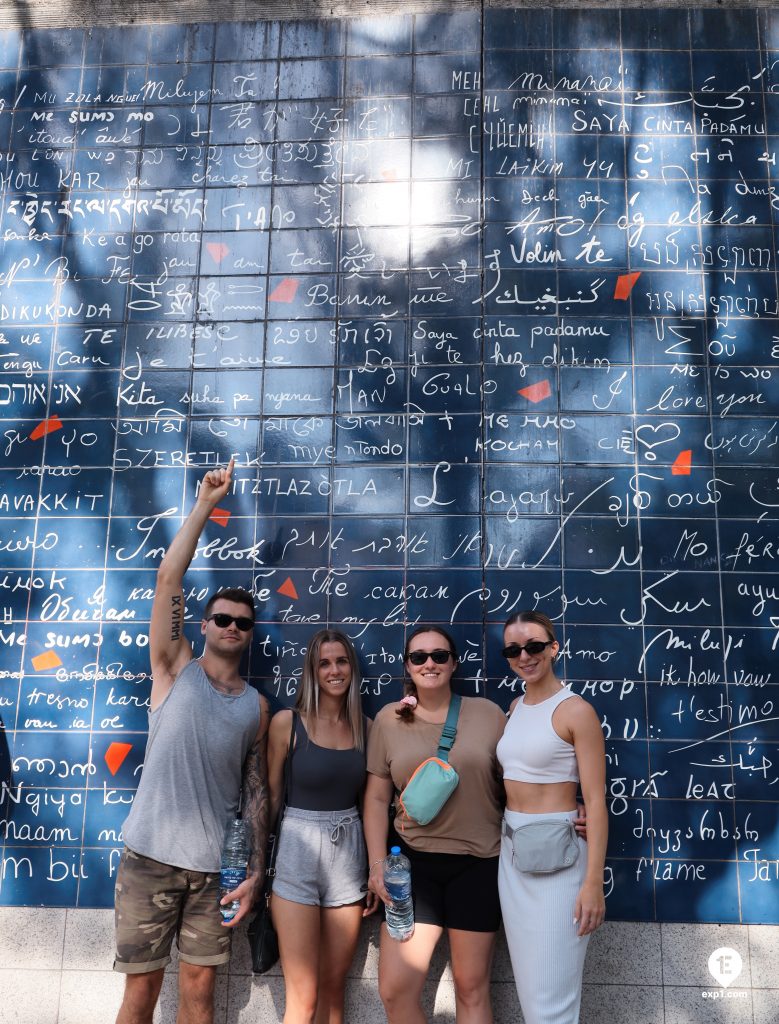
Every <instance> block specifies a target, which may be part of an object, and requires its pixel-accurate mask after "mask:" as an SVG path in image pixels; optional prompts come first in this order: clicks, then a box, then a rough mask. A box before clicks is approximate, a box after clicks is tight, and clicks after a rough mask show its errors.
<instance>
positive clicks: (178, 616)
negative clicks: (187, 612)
mask: <svg viewBox="0 0 779 1024" xmlns="http://www.w3.org/2000/svg"><path fill="white" fill-rule="evenodd" d="M181 605H182V601H181V594H174V595H173V596H172V597H171V599H170V639H171V640H180V639H181V623H182V619H183V611H184V610H183V608H182V606H181Z"/></svg>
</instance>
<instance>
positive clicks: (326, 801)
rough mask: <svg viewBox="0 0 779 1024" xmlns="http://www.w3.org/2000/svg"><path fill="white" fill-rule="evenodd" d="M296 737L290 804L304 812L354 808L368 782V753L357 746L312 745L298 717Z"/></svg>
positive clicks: (290, 781)
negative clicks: (366, 756) (331, 746)
mask: <svg viewBox="0 0 779 1024" xmlns="http://www.w3.org/2000/svg"><path fill="white" fill-rule="evenodd" d="M295 738H296V740H297V743H296V744H295V749H294V750H293V751H292V764H291V766H290V780H289V795H288V797H287V803H288V805H289V806H290V807H298V808H300V810H302V811H345V810H347V809H348V808H349V807H354V805H355V804H356V803H357V801H358V799H359V796H360V793H361V791H362V787H363V785H364V783H365V751H364V750H357V749H356V747H349V748H348V749H347V750H332V749H331V748H330V747H320V746H318V745H317V744H316V743H312V741H311V740H310V739H309V738H308V733H307V732H306V729H305V726H304V725H303V722H302V721H301V718H300V715H298V714H296V715H295Z"/></svg>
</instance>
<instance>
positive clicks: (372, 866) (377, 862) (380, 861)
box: [368, 857, 384, 875]
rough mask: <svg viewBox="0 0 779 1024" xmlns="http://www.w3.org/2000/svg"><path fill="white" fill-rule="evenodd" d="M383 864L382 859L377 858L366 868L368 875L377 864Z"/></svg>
mask: <svg viewBox="0 0 779 1024" xmlns="http://www.w3.org/2000/svg"><path fill="white" fill-rule="evenodd" d="M383 863H384V858H383V857H379V859H378V860H375V861H374V862H373V864H371V866H370V867H369V868H368V874H369V875H370V873H371V872H372V871H373V869H374V868H375V867H376V865H377V864H383Z"/></svg>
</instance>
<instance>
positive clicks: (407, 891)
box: [384, 846, 414, 942]
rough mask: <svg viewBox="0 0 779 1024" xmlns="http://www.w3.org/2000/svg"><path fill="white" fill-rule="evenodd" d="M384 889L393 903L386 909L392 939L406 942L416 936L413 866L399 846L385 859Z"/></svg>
mask: <svg viewBox="0 0 779 1024" xmlns="http://www.w3.org/2000/svg"><path fill="white" fill-rule="evenodd" d="M384 888H385V889H386V890H387V892H388V893H389V896H390V899H391V900H392V902H391V903H388V904H386V906H385V907H384V916H385V919H386V921H387V931H388V932H389V934H390V938H393V939H397V940H398V942H405V940H406V939H410V938H411V936H412V935H413V934H414V904H413V903H412V901H411V864H410V863H409V860H408V857H404V856H403V854H402V853H401V852H400V847H399V846H393V847H392V849H391V850H390V853H389V857H386V858H385V859H384Z"/></svg>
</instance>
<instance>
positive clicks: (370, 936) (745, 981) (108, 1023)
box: [0, 907, 779, 1024]
mask: <svg viewBox="0 0 779 1024" xmlns="http://www.w3.org/2000/svg"><path fill="white" fill-rule="evenodd" d="M377 931H378V928H377V924H376V922H369V923H368V924H366V926H365V928H364V929H363V936H362V941H361V943H360V947H359V949H358V951H357V955H356V957H355V959H354V964H353V966H352V972H351V978H350V980H349V986H348V991H347V1014H346V1016H347V1021H350V1022H357V1021H359V1022H360V1024H374V1022H375V1024H379V1022H381V1021H383V1020H385V1017H384V1012H383V1009H382V1006H381V1001H380V1000H379V995H378V988H377V979H376V975H377V967H378V961H377V939H378V934H377ZM723 946H727V947H731V948H732V949H735V950H737V951H738V953H739V954H740V955H741V958H742V961H743V969H742V971H741V974H740V975H739V977H738V978H737V979H736V980H735V981H734V982H733V984H732V985H731V986H730V987H729V988H728V989H723V988H721V987H720V986H719V985H718V984H717V983H716V982H715V980H714V979H713V978H712V977H711V975H710V974H709V972H708V968H707V961H708V958H709V955H710V954H711V953H712V952H713V951H714V950H715V949H718V948H720V947H723ZM0 948H2V950H3V956H2V965H1V966H0V1024H87V1022H88V1024H113V1021H114V1020H115V1017H116V1012H117V1009H118V1007H119V1003H120V1001H121V997H122V984H123V983H122V978H121V976H120V975H118V974H115V973H114V972H113V971H112V969H111V968H112V960H113V913H112V911H110V910H58V909H39V908H26V907H25V908H17V907H3V908H0ZM777 949H779V927H773V926H757V925H749V926H744V925H716V924H710V925H707V924H704V925H692V924H689V925H688V924H663V925H660V924H645V923H636V924H633V923H629V922H613V923H612V922H607V923H606V924H605V925H604V926H603V928H602V929H601V930H600V931H599V932H598V933H597V934H596V935H595V936H594V938H593V939H592V941H591V943H590V949H589V953H588V956H587V965H586V969H585V977H584V981H585V984H584V996H583V1000H582V1015H581V1019H582V1022H583V1024H590V1022H593V1024H594V1022H597V1024H719V1022H727V1024H742V1022H743V1024H776V1021H777V1017H778V1016H779V1010H778V1009H777V1008H778V1007H779V975H777V972H776V952H777ZM176 973H177V964H176V958H175V951H174V958H173V962H172V963H171V965H170V967H169V968H168V971H167V975H166V978H165V984H164V986H163V990H162V997H161V1000H160V1005H159V1008H158V1011H157V1014H156V1016H155V1024H174V1022H175V1017H176ZM493 1000H494V1005H495V1020H496V1024H518V1022H521V1020H522V1017H521V1014H520V1011H519V1006H518V1003H517V996H516V992H515V989H514V982H513V978H512V974H511V964H510V963H509V958H508V952H507V950H506V946H505V942H504V941H503V940H502V937H501V940H500V942H499V944H498V949H497V952H496V956H495V964H494V968H493ZM424 1002H425V1008H426V1010H427V1012H428V1014H429V1015H430V1016H431V1017H434V1019H435V1020H436V1021H437V1022H441V1024H454V1020H455V1006H454V991H453V986H452V976H451V971H450V969H449V966H448V963H447V959H446V948H445V945H444V947H443V948H441V949H440V950H439V951H438V952H437V954H436V957H435V958H434V960H433V964H432V967H431V970H430V977H429V980H428V984H427V988H426V991H425V998H424ZM283 1013H284V982H283V978H282V976H281V971H280V969H279V968H278V966H277V967H276V968H274V969H273V970H272V971H271V972H270V974H268V975H267V976H266V977H264V978H253V977H252V976H251V973H250V964H249V959H248V955H247V943H246V938H245V935H243V934H238V935H237V936H236V939H235V943H234V950H233V959H232V961H231V963H230V965H229V966H228V967H227V968H225V969H223V970H220V972H219V978H218V984H217V996H216V1017H215V1024H249V1022H251V1024H275V1022H276V1021H279V1020H281V1018H282V1016H283Z"/></svg>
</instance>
